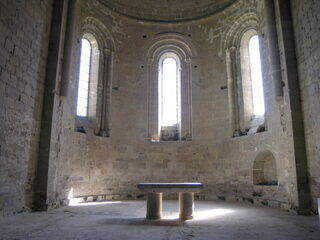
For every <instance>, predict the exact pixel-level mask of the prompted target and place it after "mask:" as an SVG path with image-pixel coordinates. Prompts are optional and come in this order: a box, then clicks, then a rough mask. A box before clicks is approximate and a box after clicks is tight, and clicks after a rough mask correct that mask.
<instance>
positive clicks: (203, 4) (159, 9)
mask: <svg viewBox="0 0 320 240" xmlns="http://www.w3.org/2000/svg"><path fill="white" fill-rule="evenodd" d="M98 1H99V2H100V3H102V4H104V5H105V6H107V7H108V8H109V9H111V10H113V11H115V12H117V13H119V14H122V15H126V16H128V17H132V18H135V19H139V20H145V21H162V22H172V21H186V20H192V19H199V18H202V17H205V16H208V15H212V14H214V13H217V12H219V11H221V10H223V9H224V8H226V7H228V6H229V5H231V4H232V3H234V2H236V1H237V0H98Z"/></svg>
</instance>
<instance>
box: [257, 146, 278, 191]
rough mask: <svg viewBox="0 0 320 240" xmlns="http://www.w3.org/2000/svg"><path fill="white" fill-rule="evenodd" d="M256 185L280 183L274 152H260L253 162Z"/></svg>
mask: <svg viewBox="0 0 320 240" xmlns="http://www.w3.org/2000/svg"><path fill="white" fill-rule="evenodd" d="M253 184H254V185H268V186H272V185H278V176H277V164H276V159H275V157H274V155H273V154H272V152H270V151H269V150H265V151H263V152H260V153H259V154H258V155H257V156H256V158H255V159H254V163H253Z"/></svg>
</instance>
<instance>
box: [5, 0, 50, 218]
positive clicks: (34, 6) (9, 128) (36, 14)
mask: <svg viewBox="0 0 320 240" xmlns="http://www.w3.org/2000/svg"><path fill="white" fill-rule="evenodd" d="M51 3H52V1H51V0H46V1H36V0H30V1H29V0H28V1H27V0H19V1H7V0H4V1H1V2H0V31H1V34H0V89H1V90H0V109H1V111H0V132H1V134H0V212H2V213H3V214H11V213H13V212H20V211H24V210H26V209H28V208H30V207H31V206H32V196H33V179H34V174H35V164H36V160H37V147H38V139H39V124H40V120H41V107H42V94H43V85H44V78H45V70H46V54H47V43H48V37H49V35H48V33H49V30H50V15H51ZM1 210H2V211H1Z"/></svg>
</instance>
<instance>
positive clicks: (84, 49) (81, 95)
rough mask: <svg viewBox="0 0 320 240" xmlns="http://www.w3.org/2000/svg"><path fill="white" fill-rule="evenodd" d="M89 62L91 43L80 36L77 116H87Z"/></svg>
mask: <svg viewBox="0 0 320 240" xmlns="http://www.w3.org/2000/svg"><path fill="white" fill-rule="evenodd" d="M90 62H91V44H90V42H89V41H88V40H87V39H85V38H82V39H81V58H80V71H79V86H78V99H77V116H80V117H87V116H88V94H89V76H90Z"/></svg>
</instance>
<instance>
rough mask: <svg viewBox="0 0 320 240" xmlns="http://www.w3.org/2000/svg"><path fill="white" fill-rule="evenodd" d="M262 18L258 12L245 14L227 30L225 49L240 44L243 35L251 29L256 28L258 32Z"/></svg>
mask: <svg viewBox="0 0 320 240" xmlns="http://www.w3.org/2000/svg"><path fill="white" fill-rule="evenodd" d="M260 22H261V20H260V18H259V15H258V14H257V13H256V12H247V13H245V14H243V15H242V16H241V17H240V18H239V19H238V20H237V21H236V22H235V23H234V24H233V25H232V26H231V27H230V28H229V29H228V31H227V33H226V35H225V39H224V49H228V48H230V47H236V46H239V43H240V41H241V37H242V35H243V34H244V33H245V32H246V31H248V30H250V29H255V30H256V31H257V32H258V33H259V32H260V31H259V25H260Z"/></svg>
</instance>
